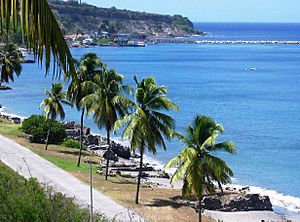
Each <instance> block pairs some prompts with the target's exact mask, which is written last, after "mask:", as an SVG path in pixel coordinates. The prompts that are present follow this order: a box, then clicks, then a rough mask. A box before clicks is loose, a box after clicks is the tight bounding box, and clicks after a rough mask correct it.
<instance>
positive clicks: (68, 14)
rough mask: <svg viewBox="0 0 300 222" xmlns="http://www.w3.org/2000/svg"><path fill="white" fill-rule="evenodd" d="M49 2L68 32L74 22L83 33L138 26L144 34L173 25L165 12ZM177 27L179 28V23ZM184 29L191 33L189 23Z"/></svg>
mask: <svg viewBox="0 0 300 222" xmlns="http://www.w3.org/2000/svg"><path fill="white" fill-rule="evenodd" d="M50 4H51V5H52V7H53V10H54V11H55V12H56V13H57V18H58V20H59V21H60V23H61V24H62V25H63V29H65V30H66V33H71V32H72V30H73V29H74V26H76V27H80V29H81V30H84V31H85V32H87V33H90V32H92V31H98V32H100V31H108V32H111V33H115V32H117V33H139V32H140V30H144V31H146V32H148V33H147V34H151V31H150V30H152V31H153V30H155V29H156V27H159V26H161V25H163V26H165V27H170V28H171V29H173V28H174V24H173V20H174V18H173V16H169V15H159V14H153V13H145V12H134V11H129V10H120V9H116V8H115V7H111V8H99V7H96V6H93V5H88V4H81V5H78V4H76V3H71V2H62V1H51V2H50ZM177 20H179V19H177ZM177 20H176V21H177ZM188 21H189V20H188ZM189 24H192V23H189ZM189 24H185V27H188V25H189ZM178 28H179V29H180V27H178ZM186 30H191V32H190V33H192V34H193V33H195V32H196V30H195V29H193V26H191V27H190V29H186ZM163 31H164V30H163ZM166 34H167V33H166Z"/></svg>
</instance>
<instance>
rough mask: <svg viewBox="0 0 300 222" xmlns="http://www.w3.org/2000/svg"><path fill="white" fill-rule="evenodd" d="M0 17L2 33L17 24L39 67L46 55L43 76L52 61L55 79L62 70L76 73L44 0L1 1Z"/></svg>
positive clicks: (59, 31)
mask: <svg viewBox="0 0 300 222" xmlns="http://www.w3.org/2000/svg"><path fill="white" fill-rule="evenodd" d="M0 18H1V19H0V32H1V33H3V32H4V30H5V31H6V32H9V31H10V30H11V29H13V30H16V28H17V26H19V25H20V27H21V30H22V36H23V38H24V39H25V42H26V43H27V46H28V47H29V48H30V49H32V50H33V53H34V55H35V56H37V59H38V62H39V63H40V64H41V65H42V64H43V61H44V60H43V59H44V56H45V67H46V73H48V71H49V69H50V63H51V60H52V61H53V71H54V73H55V74H56V76H58V74H60V72H58V70H61V69H62V70H63V71H64V72H72V73H73V72H74V71H75V70H74V64H73V60H72V55H71V53H70V51H69V48H68V46H67V44H66V42H65V39H64V36H63V34H62V31H61V29H60V27H59V24H58V23H57V21H56V19H55V16H54V14H53V12H52V11H51V8H50V6H49V4H48V1H47V0H1V1H0ZM51 54H52V55H51Z"/></svg>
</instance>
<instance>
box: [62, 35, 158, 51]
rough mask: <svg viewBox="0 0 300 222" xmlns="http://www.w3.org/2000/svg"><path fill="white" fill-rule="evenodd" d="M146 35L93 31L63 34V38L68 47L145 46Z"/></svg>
mask: <svg viewBox="0 0 300 222" xmlns="http://www.w3.org/2000/svg"><path fill="white" fill-rule="evenodd" d="M146 39H147V36H146V35H138V34H116V33H108V32H101V33H97V32H93V33H91V34H83V33H78V34H71V35H65V40H66V41H67V43H68V45H69V46H70V47H91V46H135V47H145V42H146ZM151 41H152V42H153V40H151Z"/></svg>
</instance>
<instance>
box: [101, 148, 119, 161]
mask: <svg viewBox="0 0 300 222" xmlns="http://www.w3.org/2000/svg"><path fill="white" fill-rule="evenodd" d="M103 158H105V159H106V160H107V159H109V160H112V161H114V162H117V161H118V160H119V159H118V157H117V156H116V155H115V154H114V152H113V151H111V150H107V151H105V153H104V154H103Z"/></svg>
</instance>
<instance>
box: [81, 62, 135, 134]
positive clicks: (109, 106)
mask: <svg viewBox="0 0 300 222" xmlns="http://www.w3.org/2000/svg"><path fill="white" fill-rule="evenodd" d="M123 79H124V77H123V75H121V74H118V73H116V71H115V70H113V69H111V70H107V69H106V65H105V64H103V65H102V69H101V71H99V72H98V74H97V75H96V76H95V77H94V80H93V81H86V82H85V83H84V84H83V89H84V91H91V93H90V94H89V95H87V96H85V97H84V98H83V99H82V101H81V104H82V105H83V106H89V109H88V113H89V114H91V113H92V112H94V121H95V123H96V124H97V126H98V127H99V128H101V127H103V126H104V127H106V130H108V131H111V130H112V129H113V127H114V124H115V122H116V121H117V120H118V117H122V116H124V115H125V114H126V113H127V111H128V109H129V108H130V107H131V106H132V105H133V103H132V102H131V101H130V100H129V99H128V98H127V97H126V96H124V94H128V93H131V91H132V89H131V87H130V86H128V85H122V82H123Z"/></svg>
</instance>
